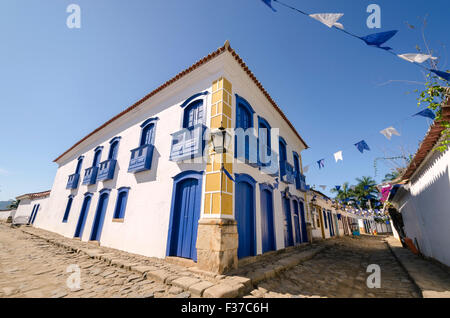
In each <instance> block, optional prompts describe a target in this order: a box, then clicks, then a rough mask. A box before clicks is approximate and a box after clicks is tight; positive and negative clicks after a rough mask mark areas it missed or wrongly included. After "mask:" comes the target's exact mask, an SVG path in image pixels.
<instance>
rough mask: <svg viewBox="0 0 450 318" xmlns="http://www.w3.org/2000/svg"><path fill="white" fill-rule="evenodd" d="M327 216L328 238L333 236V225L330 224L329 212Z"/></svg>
mask: <svg viewBox="0 0 450 318" xmlns="http://www.w3.org/2000/svg"><path fill="white" fill-rule="evenodd" d="M327 215H328V229H329V231H330V236H333V229H332V226H333V224H332V222H331V213H330V211H328V212H327Z"/></svg>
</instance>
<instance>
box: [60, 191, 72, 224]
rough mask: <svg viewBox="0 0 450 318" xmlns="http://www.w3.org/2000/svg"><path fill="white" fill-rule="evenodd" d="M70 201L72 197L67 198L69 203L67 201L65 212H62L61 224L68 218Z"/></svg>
mask: <svg viewBox="0 0 450 318" xmlns="http://www.w3.org/2000/svg"><path fill="white" fill-rule="evenodd" d="M72 201H73V197H72V196H71V197H69V201H67V206H66V211H65V212H64V217H63V220H62V221H63V222H67V219H68V218H69V213H70V209H71V207H72Z"/></svg>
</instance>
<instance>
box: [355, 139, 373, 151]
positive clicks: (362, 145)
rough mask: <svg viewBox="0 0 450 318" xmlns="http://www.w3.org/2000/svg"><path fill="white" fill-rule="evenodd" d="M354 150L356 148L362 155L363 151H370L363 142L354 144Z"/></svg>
mask: <svg viewBox="0 0 450 318" xmlns="http://www.w3.org/2000/svg"><path fill="white" fill-rule="evenodd" d="M355 146H356V148H358V150H359V152H361V153H364V150H370V148H369V146H368V145H367V143H366V142H365V141H364V140H361V141H360V142H357V143H356V144H355Z"/></svg>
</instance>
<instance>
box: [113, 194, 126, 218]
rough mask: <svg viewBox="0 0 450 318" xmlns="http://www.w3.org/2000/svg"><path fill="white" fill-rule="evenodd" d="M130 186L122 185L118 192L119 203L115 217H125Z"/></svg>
mask: <svg viewBox="0 0 450 318" xmlns="http://www.w3.org/2000/svg"><path fill="white" fill-rule="evenodd" d="M129 190H130V188H126V187H122V188H120V189H119V190H118V191H119V192H118V194H117V203H116V208H115V210H114V219H123V218H125V209H126V206H127V199H128V192H129Z"/></svg>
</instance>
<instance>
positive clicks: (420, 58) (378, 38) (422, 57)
mask: <svg viewBox="0 0 450 318" xmlns="http://www.w3.org/2000/svg"><path fill="white" fill-rule="evenodd" d="M261 1H262V2H263V3H264V4H265V5H266V6H268V7H269V8H270V9H271V10H272V11H274V12H277V10H275V9H274V8H273V7H272V0H261ZM274 2H277V3H278V4H280V5H282V6H284V7H286V8H289V9H291V10H293V11H296V12H297V13H300V14H302V15H305V16H308V17H310V18H311V19H315V20H317V21H319V22H321V23H323V24H325V25H326V26H328V27H329V28H332V27H335V28H337V29H338V30H340V31H342V32H344V33H345V34H347V35H350V36H352V37H354V38H357V39H360V40H363V41H364V42H365V43H366V44H367V45H369V46H373V47H377V48H380V49H383V50H386V51H390V50H392V48H390V47H387V46H381V45H383V44H384V43H385V42H387V41H388V40H390V39H391V38H392V37H393V36H394V35H395V34H397V32H398V31H397V30H391V31H386V32H379V33H373V34H369V35H366V36H363V37H360V36H358V35H356V34H354V33H351V32H348V31H346V30H344V26H343V25H342V24H341V23H338V22H337V21H338V20H339V19H340V18H341V17H342V16H343V15H344V14H343V13H316V14H308V13H306V12H304V11H302V10H300V9H297V8H294V7H292V6H290V5H287V4H285V3H283V2H281V1H278V0H274ZM390 53H391V54H394V55H397V56H398V57H400V58H402V59H404V60H406V61H408V62H411V63H414V64H415V65H417V66H419V67H421V68H424V69H426V70H427V71H429V72H433V73H435V74H436V75H438V76H439V77H441V78H442V79H444V80H446V81H450V73H447V72H443V71H439V70H432V69H428V68H426V67H424V66H422V65H421V63H423V62H425V61H427V60H428V59H432V60H434V59H436V58H435V57H433V56H431V55H426V54H419V53H417V54H416V53H406V54H397V53H394V52H390Z"/></svg>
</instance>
